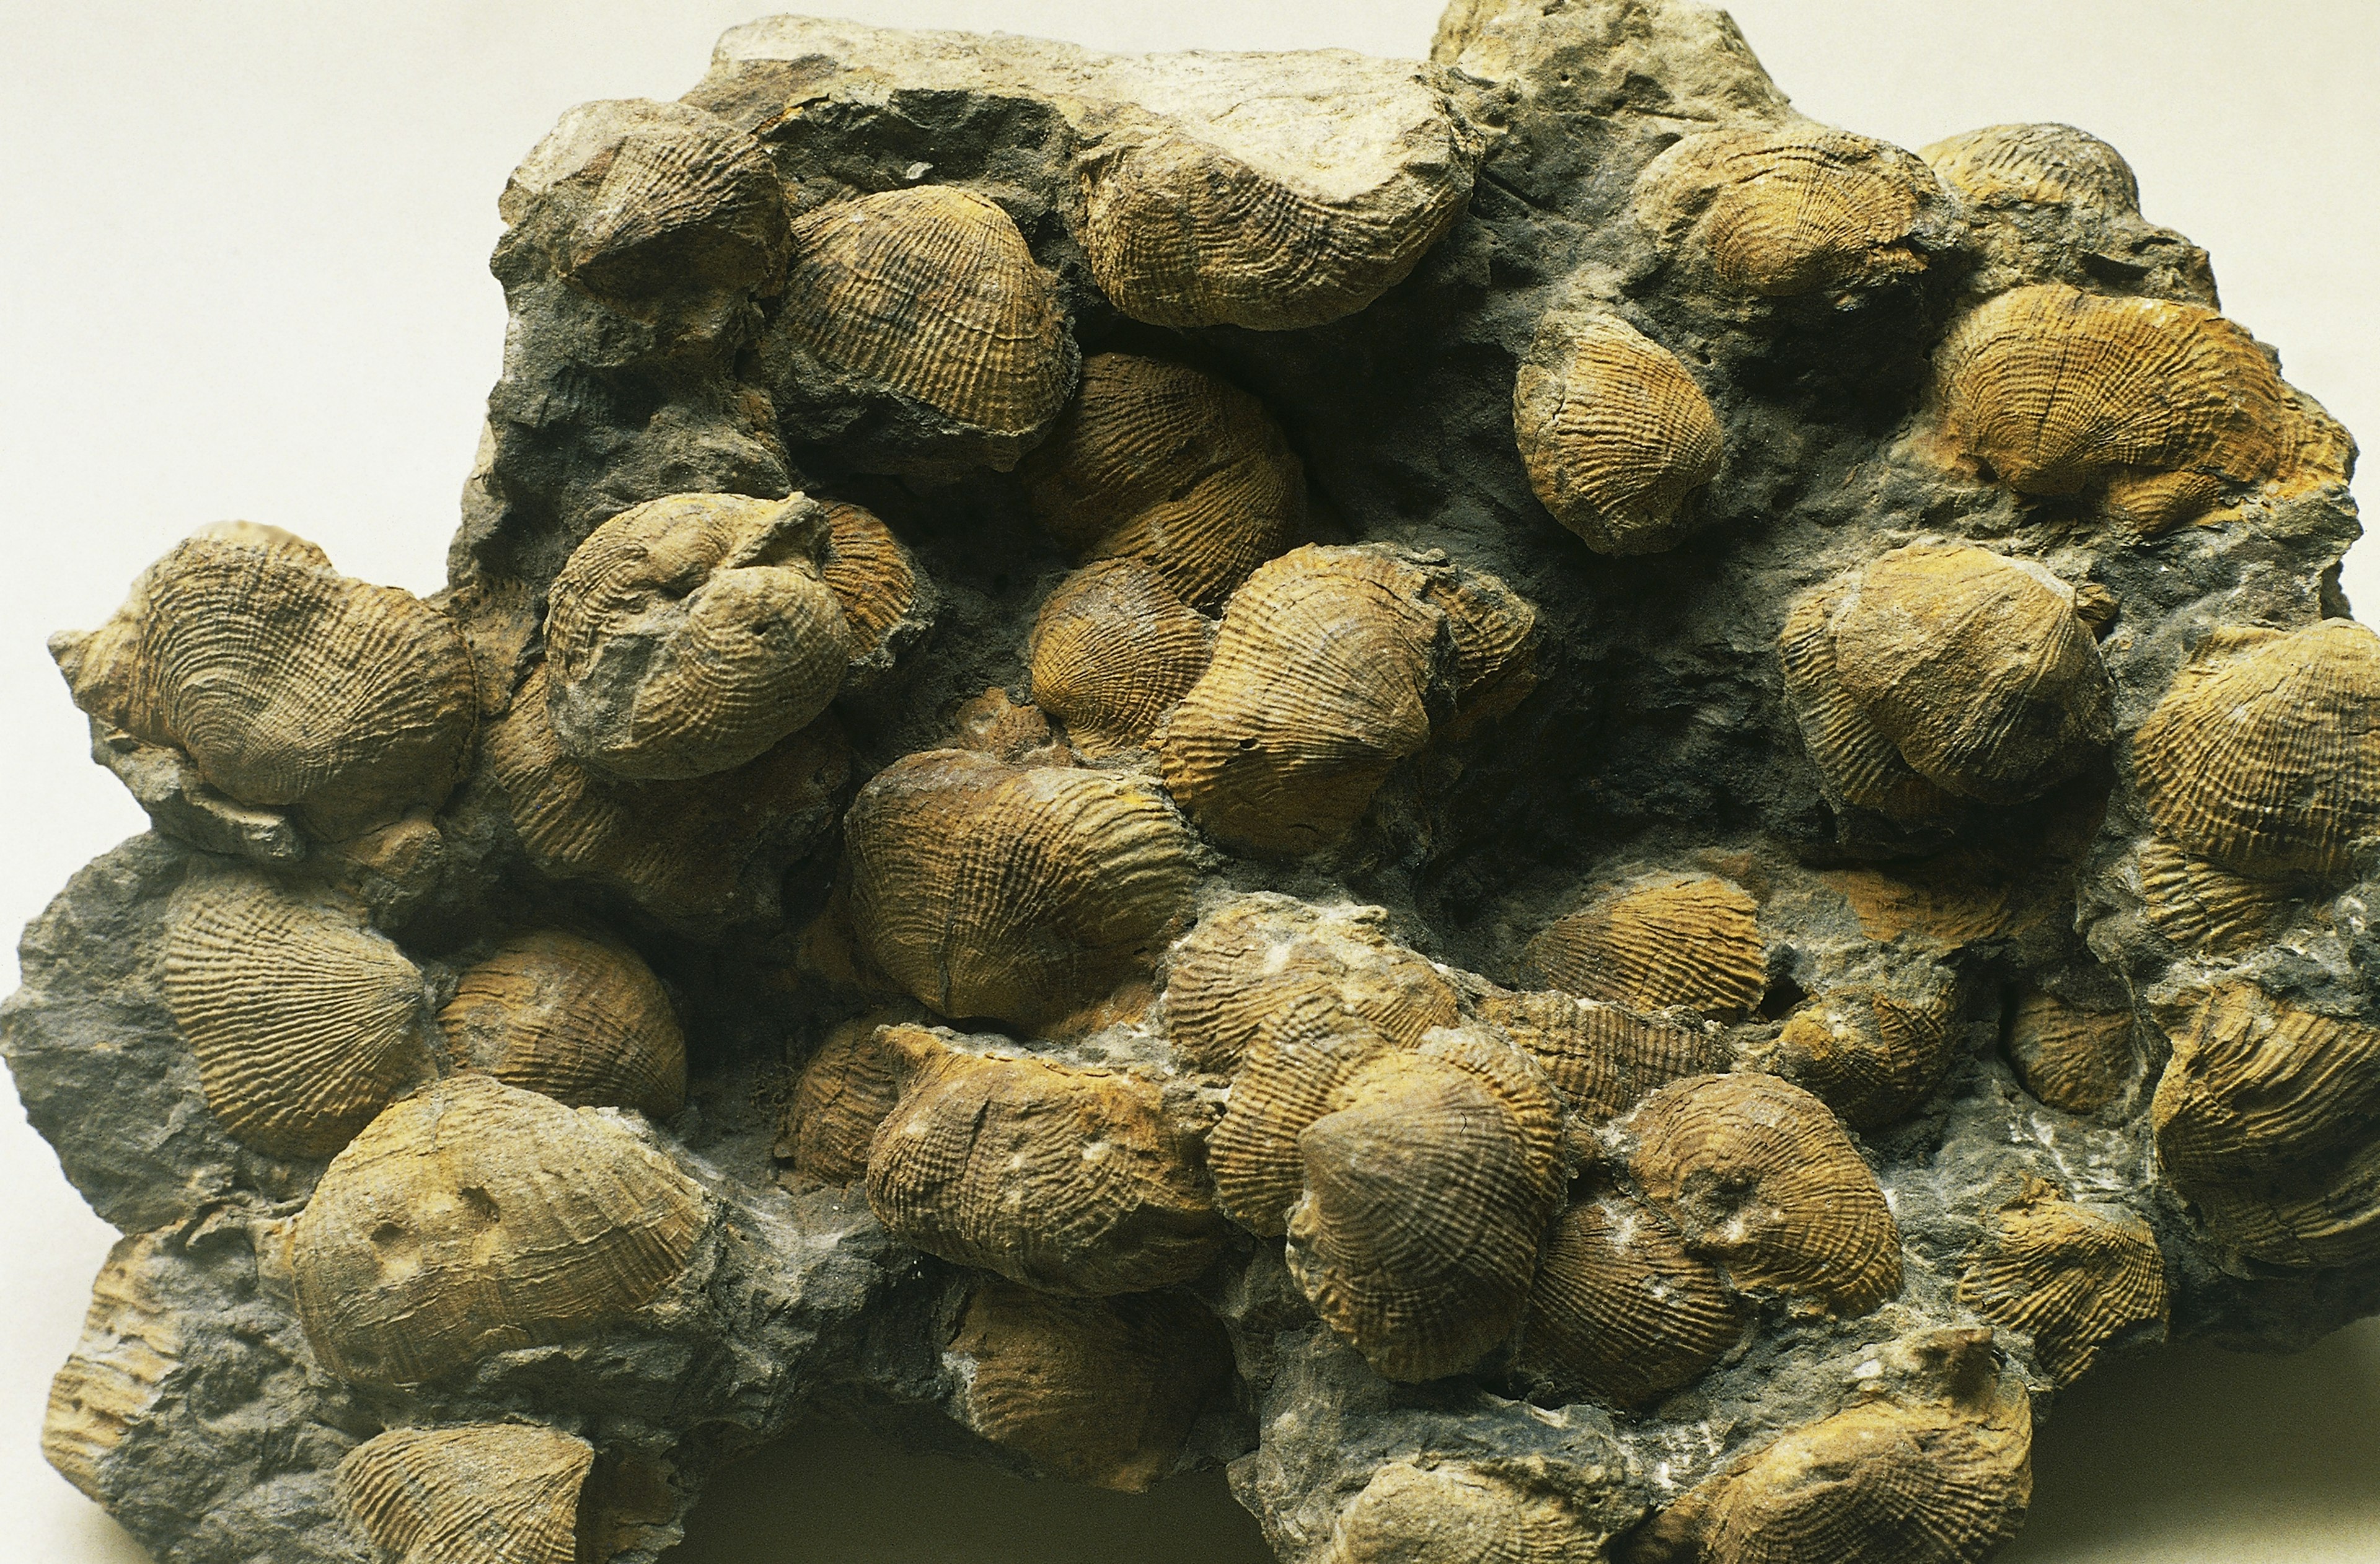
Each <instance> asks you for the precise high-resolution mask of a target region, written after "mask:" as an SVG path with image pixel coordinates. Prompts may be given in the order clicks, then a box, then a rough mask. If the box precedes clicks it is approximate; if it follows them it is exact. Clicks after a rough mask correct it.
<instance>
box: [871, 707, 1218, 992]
mask: <svg viewBox="0 0 2380 1564" xmlns="http://www.w3.org/2000/svg"><path fill="white" fill-rule="evenodd" d="M844 840H845V843H846V844H847V845H848V848H849V851H850V865H851V876H852V879H851V887H852V893H851V909H852V927H853V928H854V930H855V931H856V934H857V935H858V937H859V940H860V943H861V945H862V946H863V947H864V948H865V949H866V950H867V951H868V954H869V955H870V956H872V957H873V958H874V959H875V961H876V963H877V964H878V965H879V966H880V967H881V968H882V969H883V970H884V971H885V972H886V973H887V974H888V975H890V976H892V977H893V978H894V979H896V980H897V981H898V982H900V983H901V985H902V986H903V987H904V988H907V989H908V990H909V992H911V993H912V994H914V995H916V996H917V999H918V1000H921V1001H923V1002H924V1003H926V1004H928V1005H929V1006H931V1007H932V1008H933V1009H934V1010H936V1011H937V1012H941V1014H944V1015H948V1016H953V1017H965V1016H993V1017H997V1018H999V1019H1001V1020H1003V1021H1008V1022H1012V1023H1014V1024H1027V1025H1029V1024H1037V1023H1040V1022H1047V1021H1052V1020H1056V1019H1058V1018H1059V1017H1061V1016H1063V1015H1065V1014H1066V1013H1068V1012H1071V1011H1074V1010H1075V1009H1078V1008H1080V1007H1081V1006H1083V1005H1085V1004H1087V1003H1089V1002H1090V1001H1092V1000H1097V999H1099V998H1102V997H1103V996H1104V995H1105V994H1106V993H1107V992H1108V990H1109V989H1110V988H1112V987H1113V986H1114V985H1115V984H1116V983H1117V982H1118V981H1120V980H1121V979H1122V978H1123V977H1125V976H1129V975H1130V974H1132V973H1134V972H1135V971H1137V972H1147V970H1148V969H1149V968H1150V967H1151V966H1152V965H1153V964H1155V960H1156V955H1157V952H1158V950H1159V948H1160V943H1161V940H1162V937H1163V935H1164V934H1165V932H1166V931H1167V929H1168V927H1169V926H1171V925H1172V923H1173V922H1174V921H1175V920H1176V919H1177V918H1179V917H1180V916H1182V915H1184V914H1185V913H1186V912H1187V910H1188V904H1187V903H1188V897H1189V893H1190V890H1191V888H1192V886H1193V884H1194V883H1195V882H1196V878H1197V873H1196V866H1195V862H1194V860H1193V858H1192V850H1193V843H1192V838H1191V836H1190V833H1189V831H1188V830H1187V829H1186V828H1184V825H1183V824H1182V821H1181V819H1180V818H1179V817H1178V816H1176V815H1175V814H1174V812H1173V811H1172V808H1171V807H1170V806H1168V805H1167V804H1166V802H1165V799H1164V795H1163V794H1160V792H1159V791H1158V790H1157V789H1156V788H1154V787H1152V786H1150V785H1149V784H1147V782H1140V781H1136V780H1135V779H1132V778H1130V777H1126V776H1118V775H1114V774H1111V773H1107V772H1100V771H1090V770H1076V769H1073V768H1067V767H1034V768H1018V767H1014V766H1010V765H1007V764H1005V763H1003V762H1002V761H999V760H995V759H993V758H991V757H990V756H987V755H980V754H977V753H976V752H974V751H972V750H962V749H937V750H927V751H924V752H922V753H920V754H916V755H911V756H907V757H905V758H902V759H901V760H898V761H896V762H894V763H893V764H892V765H891V766H888V767H886V768H885V769H884V770H882V771H880V772H879V773H877V775H876V777H875V778H874V780H872V781H871V782H868V785H867V786H866V787H865V788H863V789H861V790H860V794H859V797H858V798H857V799H856V801H855V802H854V803H853V805H852V806H851V809H850V811H849V813H848V814H847V815H846V816H845V818H844Z"/></svg>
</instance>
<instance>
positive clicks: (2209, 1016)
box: [2151, 980, 2380, 1267]
mask: <svg viewBox="0 0 2380 1564" xmlns="http://www.w3.org/2000/svg"><path fill="white" fill-rule="evenodd" d="M2165 1025H2166V1031H2167V1035H2168V1037H2169V1038H2170V1040H2171V1041H2172V1044H2173V1056H2172V1058H2171V1059H2169V1060H2168V1061H2167V1062H2166V1067H2165V1073H2164V1075H2163V1076H2162V1077H2160V1078H2159V1080H2158V1082H2157V1088H2156V1097H2155V1100H2154V1103H2153V1105H2152V1109H2151V1120H2152V1122H2154V1123H2155V1126H2156V1145H2157V1160H2158V1163H2159V1166H2160V1167H2161V1169H2162V1170H2163V1171H2164V1174H2165V1176H2166V1178H2167V1180H2168V1182H2171V1183H2172V1185H2173V1187H2174V1188H2175V1189H2176V1190H2178V1191H2180V1193H2181V1194H2182V1196H2183V1197H2184V1198H2185V1199H2187V1200H2189V1201H2190V1202H2191V1204H2192V1205H2193V1206H2197V1207H2198V1210H2199V1214H2200V1217H2201V1218H2202V1219H2203V1220H2204V1222H2205V1224H2206V1227H2207V1230H2208V1231H2210V1232H2212V1233H2213V1234H2214V1235H2215V1236H2216V1238H2217V1239H2218V1240H2220V1241H2221V1242H2223V1243H2227V1244H2229V1245H2230V1246H2231V1247H2233V1248H2235V1249H2237V1250H2239V1251H2240V1252H2241V1253H2243V1254H2245V1255H2250V1256H2252V1257H2253V1258H2255V1259H2258V1260H2262V1261H2265V1262H2266V1263H2267V1264H2271V1265H2277V1266H2297V1267H2308V1266H2350V1265H2360V1264H2362V1263H2363V1262H2365V1261H2367V1260H2370V1259H2372V1258H2373V1257H2374V1256H2375V1255H2380V1134H2375V1133H2374V1122H2375V1116H2380V1027H2374V1026H2369V1025H2364V1024H2361V1023H2357V1022H2351V1021H2338V1020H2334V1019H2332V1018H2331V1017H2329V1016H2326V1015H2317V1014H2315V1013H2314V1012H2311V1011H2306V1010H2300V1009H2298V1008H2296V1007H2294V1006H2291V1005H2286V1004H2280V1003H2277V1002H2276V1001H2275V1000H2273V999H2272V998H2271V997H2270V996H2268V995H2267V994H2265V991H2264V990H2263V989H2262V988H2259V987H2257V986H2256V985H2255V984H2253V983H2250V982H2246V981H2241V980H2235V981H2231V982H2226V983H2222V984H2218V985H2217V986H2216V987H2215V988H2211V989H2208V990H2205V991H2204V993H2203V994H2198V995H2192V996H2185V997H2184V999H2183V1000H2180V1001H2177V1002H2176V1003H2175V1004H2174V1005H2173V1006H2172V1007H2170V1008H2169V1011H2168V1017H2167V1018H2166V1020H2165Z"/></svg>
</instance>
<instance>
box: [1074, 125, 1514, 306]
mask: <svg viewBox="0 0 2380 1564" xmlns="http://www.w3.org/2000/svg"><path fill="white" fill-rule="evenodd" d="M1447 139H1448V143H1449V145H1448V148H1447V154H1446V155H1445V156H1444V157H1443V158H1441V159H1438V160H1434V161H1433V162H1431V163H1428V164H1424V163H1421V162H1419V161H1416V162H1415V164H1413V165H1412V170H1411V172H1408V173H1406V174H1404V175H1403V176H1400V177H1399V178H1398V179H1397V180H1396V182H1395V183H1394V185H1393V186H1391V187H1390V188H1389V189H1388V190H1386V191H1383V192H1380V193H1377V194H1375V195H1374V197H1373V199H1372V200H1370V201H1368V202H1366V203H1364V204H1362V205H1354V204H1345V203H1342V202H1339V201H1336V200H1332V199H1330V197H1329V196H1327V195H1324V194H1321V193H1309V192H1308V191H1306V190H1303V189H1300V188H1297V187H1296V186H1295V185H1293V184H1292V183H1290V182H1289V181H1288V180H1286V179H1283V178H1281V177H1279V176H1275V175H1272V174H1269V173H1263V172H1259V171H1258V170H1257V169H1255V168H1252V167H1250V166H1249V165H1248V164H1245V163H1244V162H1242V161H1241V160H1239V159H1238V158H1235V157H1233V156H1232V155H1231V154H1230V153H1229V152H1224V151H1222V150H1220V149H1219V148H1216V147H1213V146H1209V145H1207V144H1206V143H1204V142H1201V141H1199V140H1197V139H1194V138H1192V137H1189V136H1186V135H1178V134H1161V135H1159V136H1157V137H1155V138H1152V139H1148V140H1147V141H1143V142H1141V143H1139V144H1137V145H1134V146H1129V147H1125V148H1123V149H1120V150H1118V151H1115V152H1109V153H1106V154H1105V155H1101V156H1099V157H1097V158H1095V159H1094V160H1092V161H1090V162H1089V163H1088V164H1087V165H1086V167H1085V170H1084V173H1083V176H1082V195H1083V216H1082V222H1081V226H1080V228H1079V231H1078V236H1079V237H1080V239H1081V240H1082V245H1083V249H1084V252H1085V253H1086V254H1087V256H1088V257H1089V259H1090V263H1091V276H1092V277H1093V279H1094V280H1096V281H1097V282H1098V284H1099V290H1100V291H1101V292H1102V293H1104V294H1106V295H1107V296H1108V297H1109V298H1111V300H1113V301H1114V303H1115V306H1116V308H1117V309H1121V310H1123V312H1124V313H1125V314H1127V315H1129V316H1131V317H1132V318H1133V319H1134V320H1135V321H1147V322H1148V323H1149V324H1151V325H1158V326H1209V325H1234V326H1245V327H1247V328H1249V329H1250V330H1253V331H1288V330H1293V329H1294V328H1297V327H1300V326H1315V325H1320V324H1322V323H1323V322H1325V321H1335V320H1337V319H1339V318H1340V317H1341V316H1342V315H1352V314H1354V312H1355V311H1356V310H1358V309H1362V308H1364V306H1366V304H1369V303H1370V302H1372V300H1373V299H1375V298H1378V297H1379V296H1380V295H1381V294H1382V293H1385V292H1386V291H1388V289H1389V288H1390V287H1391V286H1393V285H1396V284H1397V283H1399V282H1402V281H1403V279H1404V277H1405V274H1406V273H1409V272H1411V271H1412V270H1413V269H1414V266H1415V263H1416V262H1417V261H1420V260H1421V257H1422V253H1423V252H1424V251H1425V250H1427V249H1429V247H1430V246H1431V245H1433V244H1436V243H1437V242H1438V239H1439V236H1440V235H1441V234H1443V233H1445V232H1446V230H1447V229H1448V227H1450V226H1451V224H1453V222H1454V220H1455V218H1457V217H1458V216H1460V215H1462V212H1463V202H1464V200H1466V199H1467V198H1468V197H1469V195H1470V193H1471V170H1470V165H1469V163H1468V161H1467V160H1466V159H1464V158H1463V157H1461V156H1460V155H1458V154H1457V153H1456V152H1455V148H1454V146H1453V141H1454V137H1453V134H1452V132H1451V128H1450V130H1449V133H1448V136H1447Z"/></svg>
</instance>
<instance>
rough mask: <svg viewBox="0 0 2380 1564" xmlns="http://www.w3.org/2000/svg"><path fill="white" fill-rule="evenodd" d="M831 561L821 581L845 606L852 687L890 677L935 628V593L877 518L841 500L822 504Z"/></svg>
mask: <svg viewBox="0 0 2380 1564" xmlns="http://www.w3.org/2000/svg"><path fill="white" fill-rule="evenodd" d="M823 508H824V510H825V512H826V561H825V563H824V564H821V565H820V566H819V579H820V580H821V581H823V582H825V583H826V588H827V590H828V591H830V592H832V593H833V594H834V597H835V601H836V602H838V603H840V604H841V605H842V606H843V623H844V628H845V629H846V630H847V631H849V633H850V650H851V666H850V668H849V669H848V670H847V671H846V673H845V674H844V685H845V687H847V688H864V687H866V685H868V683H869V682H871V681H872V680H874V679H876V678H878V677H880V676H881V675H882V674H884V673H888V672H890V671H891V670H892V667H893V665H894V664H896V663H898V662H899V661H901V660H902V658H903V656H904V655H905V653H906V652H907V651H908V650H909V649H910V648H911V647H912V646H914V645H916V644H917V642H918V641H919V640H921V639H923V638H924V637H925V634H926V632H927V630H928V629H929V628H931V626H932V624H933V609H934V593H933V589H932V588H931V587H929V585H928V584H927V581H926V579H925V577H924V576H921V575H919V574H918V571H917V562H916V561H915V560H913V559H911V558H910V557H909V551H908V550H907V549H905V548H903V547H902V546H901V540H900V539H898V538H896V537H894V536H893V535H892V528H891V527H887V526H885V525H884V523H883V522H882V521H881V520H880V518H879V517H878V516H877V515H876V513H875V512H873V511H869V510H865V509H863V508H861V507H860V506H858V505H854V504H850V503H845V502H844V501H841V500H828V501H826V502H824V503H823Z"/></svg>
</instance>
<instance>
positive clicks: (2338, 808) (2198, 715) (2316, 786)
mask: <svg viewBox="0 0 2380 1564" xmlns="http://www.w3.org/2000/svg"><path fill="white" fill-rule="evenodd" d="M2226 654H2228V656H2227V655H2226ZM2132 778H2133V782H2134V784H2135V785H2136V786H2137V787H2138V788H2139V789H2140V794H2141V803H2142V806H2143V807H2144V808H2145V809H2146V810H2147V811H2148V816H2149V820H2150V822H2151V823H2152V824H2153V825H2154V826H2155V829H2156V832H2157V834H2158V835H2159V836H2161V837H2164V838H2165V839H2166V840H2167V841H2168V842H2171V843H2174V844H2175V845H2176V846H2179V847H2180V848H2182V849H2183V850H2184V851H2186V852H2189V853H2192V854H2194V855H2197V856H2199V857H2202V858H2205V859H2207V860H2209V861H2211V862H2212V863H2214V864H2215V865H2216V866H2217V867H2221V868H2224V869H2228V870H2229V871H2230V872H2231V873H2233V874H2236V875H2241V876H2246V877H2248V878H2251V879H2274V878H2279V877H2282V876H2286V875H2289V874H2309V875H2315V876H2319V877H2321V878H2323V879H2338V878H2340V877H2343V876H2344V875H2346V874H2347V873H2348V872H2350V869H2351V868H2352V867H2353V865H2354V862H2355V856H2356V854H2357V852H2358V851H2359V850H2360V849H2361V848H2362V846H2363V845H2364V843H2366V841H2367V840H2368V839H2369V838H2371V837H2372V836H2373V835H2374V833H2375V832H2380V636H2374V634H2373V633H2372V631H2371V630H2369V629H2367V628H2365V627H2364V626H2363V625H2361V624H2355V623H2353V622H2352V621H2350V620H2345V619H2325V620H2324V621H2323V622H2322V623H2321V624H2315V625H2313V626H2312V627H2310V628H2308V629H2304V630H2300V631H2297V632H2295V633H2294V634H2291V635H2286V636H2281V635H2257V634H2255V633H2253V632H2251V633H2248V634H2246V635H2234V636H2232V637H2228V638H2226V639H2224V640H2222V641H2218V642H2217V643H2216V644H2215V645H2213V646H2211V647H2210V648H2208V649H2207V652H2206V654H2205V655H2204V657H2203V658H2202V660H2201V661H2199V662H2197V663H2195V664H2193V665H2192V666H2191V667H2189V668H2186V669H2184V670H2183V671H2182V673H2180V675H2179V676H2177V677H2176V678H2175V680H2174V682H2173V687H2172V688H2171V689H2169V690H2168V691H2167V693H2166V696H2165V698H2164V699H2163V700H2161V701H2159V702H2158V703H2157V705H2156V709H2155V710H2153V711H2151V712H2150V713H2149V716H2148V720H2147V721H2144V722H2143V723H2142V724H2141V726H2140V731H2139V732H2138V733H2136V734H2133V735H2132Z"/></svg>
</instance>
